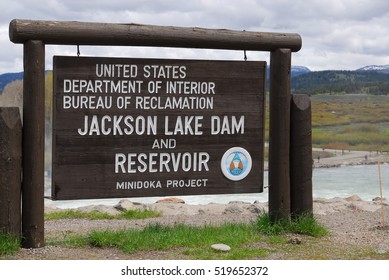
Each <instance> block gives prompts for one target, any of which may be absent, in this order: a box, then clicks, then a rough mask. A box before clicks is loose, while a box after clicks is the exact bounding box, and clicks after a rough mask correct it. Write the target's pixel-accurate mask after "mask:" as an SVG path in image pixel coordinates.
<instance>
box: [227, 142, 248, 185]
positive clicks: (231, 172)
mask: <svg viewBox="0 0 389 280" xmlns="http://www.w3.org/2000/svg"><path fill="white" fill-rule="evenodd" d="M251 166H252V160H251V156H250V154H249V152H247V151H246V150H245V149H243V148H241V147H233V148H231V149H229V150H228V151H227V152H225V153H224V155H223V157H222V160H221V163H220V167H221V170H222V172H223V174H224V176H226V178H227V179H230V180H231V181H240V180H242V179H244V178H245V177H246V176H247V175H248V174H249V173H250V171H251Z"/></svg>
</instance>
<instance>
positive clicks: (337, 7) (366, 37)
mask: <svg viewBox="0 0 389 280" xmlns="http://www.w3.org/2000/svg"><path fill="white" fill-rule="evenodd" d="M0 7H1V17H0V46H1V52H0V73H6V72H20V71H23V48H22V46H21V45H14V44H13V43H11V42H10V41H9V36H8V27H9V23H10V21H11V20H12V19H15V18H16V19H34V20H63V21H88V22H114V23H139V24H154V25H170V26H185V27H193V26H196V27H203V28H226V29H231V30H251V31H259V32H292V33H299V34H300V35H301V36H302V39H303V47H302V49H301V50H300V51H299V52H298V53H294V54H293V57H292V64H293V65H303V66H307V67H308V68H310V69H311V70H314V71H316V70H328V69H342V70H349V69H351V70H353V69H356V68H359V67H362V66H365V65H370V64H378V65H385V64H389V28H388V27H389V1H388V0H325V1H324V0H293V1H288V0H237V1H233V0H200V1H195V0H185V1H183V0H91V1H88V0H0ZM54 54H55V55H76V46H66V47H64V46H47V47H46V67H47V69H51V67H52V56H53V55H54ZM81 55H86V56H118V57H145V58H146V57H160V58H166V57H167V58H185V59H197V58H199V59H237V60H239V59H243V53H242V52H240V51H214V50H192V49H174V48H135V47H84V46H81ZM247 55H248V59H249V60H258V59H260V60H267V61H268V57H269V55H268V53H266V52H265V53H261V52H248V53H247Z"/></svg>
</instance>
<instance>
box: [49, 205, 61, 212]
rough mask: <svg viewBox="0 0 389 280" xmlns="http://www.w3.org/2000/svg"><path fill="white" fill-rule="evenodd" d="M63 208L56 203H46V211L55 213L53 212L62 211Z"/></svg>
mask: <svg viewBox="0 0 389 280" xmlns="http://www.w3.org/2000/svg"><path fill="white" fill-rule="evenodd" d="M62 210H63V209H61V208H58V207H57V206H54V205H45V213H53V212H58V211H62Z"/></svg>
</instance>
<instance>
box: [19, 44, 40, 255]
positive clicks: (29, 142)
mask: <svg viewBox="0 0 389 280" xmlns="http://www.w3.org/2000/svg"><path fill="white" fill-rule="evenodd" d="M44 98H45V45H44V43H43V42H42V41H36V40H30V41H27V42H25V43H24V81H23V187H22V233H23V238H24V240H23V243H22V245H23V247H25V248H38V247H43V246H44V136H45V128H44V125H45V115H44V112H45V110H44V103H45V102H44V100H45V99H44Z"/></svg>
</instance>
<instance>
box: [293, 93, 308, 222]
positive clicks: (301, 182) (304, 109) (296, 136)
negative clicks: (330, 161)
mask: <svg viewBox="0 0 389 280" xmlns="http://www.w3.org/2000/svg"><path fill="white" fill-rule="evenodd" d="M290 122H291V137H290V158H291V159H290V162H291V164H290V192H291V193H290V196H291V212H292V218H298V217H299V216H301V215H303V214H313V198H312V125H311V101H310V98H309V96H308V95H304V94H294V95H293V97H292V105H291V120H290Z"/></svg>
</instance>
